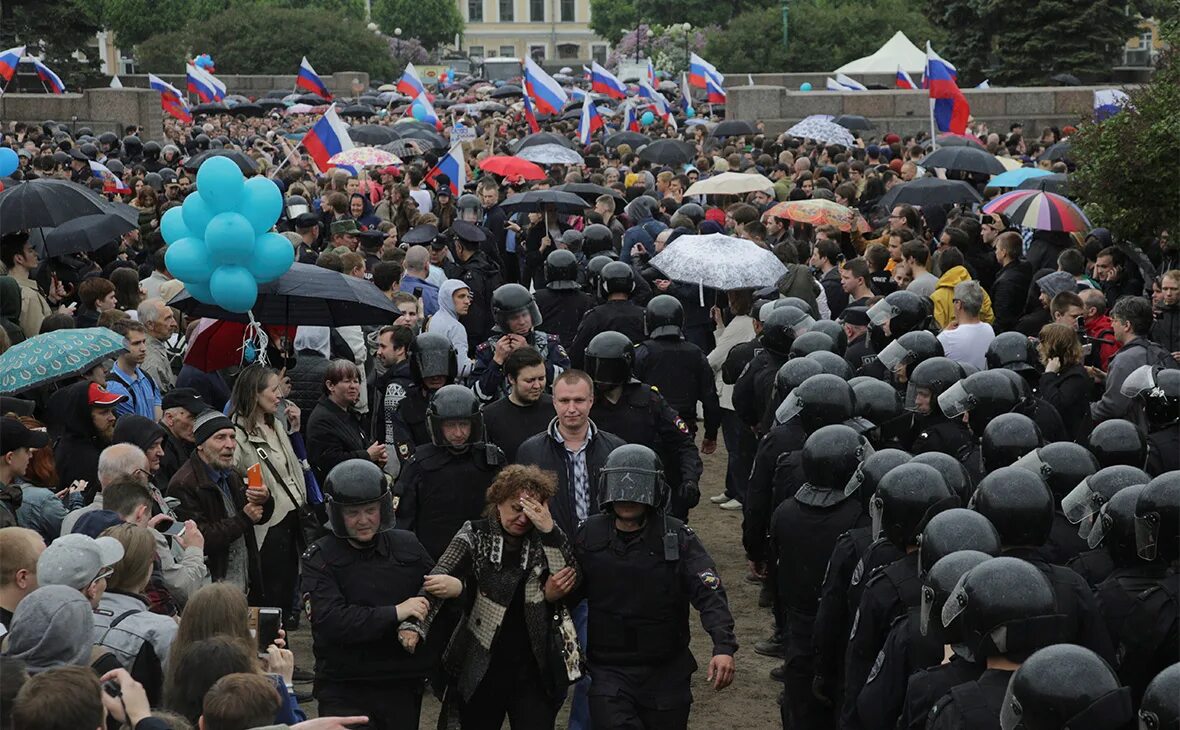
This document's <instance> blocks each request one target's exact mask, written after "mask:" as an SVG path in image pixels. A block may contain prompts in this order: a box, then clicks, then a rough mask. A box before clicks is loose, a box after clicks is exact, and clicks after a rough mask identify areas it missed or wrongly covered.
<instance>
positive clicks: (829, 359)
mask: <svg viewBox="0 0 1180 730" xmlns="http://www.w3.org/2000/svg"><path fill="white" fill-rule="evenodd" d="M807 359H808V360H812V361H814V362H817V363H819V366H820V367H821V368H823V371H824V372H825V373H827V374H828V375H835V376H836V377H837V378H840V379H841V380H843V381H846V382H847V381H849V380H852V366H851V365H849V364H848V361H847V360H845V359H844V358H842V357H840V356H839V355H837V354H836V353H834V352H828V351H827V350H817V351H816V352H813V353H811V354H810V355H808V356H807Z"/></svg>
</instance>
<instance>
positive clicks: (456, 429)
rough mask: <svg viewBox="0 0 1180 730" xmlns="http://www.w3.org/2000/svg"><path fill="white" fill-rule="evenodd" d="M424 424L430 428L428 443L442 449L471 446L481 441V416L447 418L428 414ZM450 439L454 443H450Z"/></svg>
mask: <svg viewBox="0 0 1180 730" xmlns="http://www.w3.org/2000/svg"><path fill="white" fill-rule="evenodd" d="M426 423H427V425H428V426H429V427H430V442H431V443H432V444H434V445H435V446H438V447H441V448H444V449H447V448H449V449H457V448H461V447H464V446H471V445H472V444H474V443H478V442H480V441H482V440H483V415H482V414H479V415H475V416H461V417H460V416H451V417H447V416H439V415H436V414H433V413H428V414H427V415H426ZM452 437H453V438H455V441H451V438H452ZM459 437H462V438H459Z"/></svg>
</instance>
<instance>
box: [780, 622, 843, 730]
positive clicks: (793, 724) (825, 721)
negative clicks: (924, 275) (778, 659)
mask: <svg viewBox="0 0 1180 730" xmlns="http://www.w3.org/2000/svg"><path fill="white" fill-rule="evenodd" d="M814 625H815V617H814V616H806V615H804V614H799V613H792V612H788V613H787V617H786V645H787V652H786V660H785V662H784V665H783V685H784V687H783V689H784V690H785V692H786V697H785V698H784V699H783V703H782V706H781V708H780V712H781V715H782V721H783V727H784V728H789V729H790V730H829V728H831V727H833V726H834V724H835V717H834V715H833V713H832V709H831V708H830V707H825V706H824V705H823V704H821V703H820V701H819V700H818V699H816V697H815V695H813V694H812V693H811V679H812V676H813V674H814V669H815V653H814V652H813V651H812V648H811V634H812V627H813V626H814Z"/></svg>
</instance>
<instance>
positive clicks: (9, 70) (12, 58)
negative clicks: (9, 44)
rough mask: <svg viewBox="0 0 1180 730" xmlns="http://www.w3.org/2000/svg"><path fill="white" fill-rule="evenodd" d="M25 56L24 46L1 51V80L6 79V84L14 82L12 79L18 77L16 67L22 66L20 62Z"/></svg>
mask: <svg viewBox="0 0 1180 730" xmlns="http://www.w3.org/2000/svg"><path fill="white" fill-rule="evenodd" d="M24 55H25V47H24V46H17V47H15V48H9V49H8V50H6V51H0V79H4V83H8V82H9V81H12V77H13V76H15V75H16V67H17V66H18V65H19V64H20V60H21V58H23V57H24Z"/></svg>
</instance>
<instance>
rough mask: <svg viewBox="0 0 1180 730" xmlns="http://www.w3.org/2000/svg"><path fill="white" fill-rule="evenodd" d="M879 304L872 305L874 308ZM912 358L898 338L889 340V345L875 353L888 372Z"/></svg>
mask: <svg viewBox="0 0 1180 730" xmlns="http://www.w3.org/2000/svg"><path fill="white" fill-rule="evenodd" d="M879 306H880V303H878V304H876V305H874V308H876V307H879ZM913 358H914V353H912V352H910V351H909V350H908V349H906V346H905V345H903V344H901V342H900V341H898V340H894V341H893V342H890V343H889V346H888V347H886V348H885V349H884V350H881V352H880V354H878V355H877V360H878V361H880V363H881V364H882V365H884V366H885V369H886V370H888V371H889V372H893V371H894V370H896V369H897V366H898V365H906V364H908V363H909V362H910V361H911V360H913Z"/></svg>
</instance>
